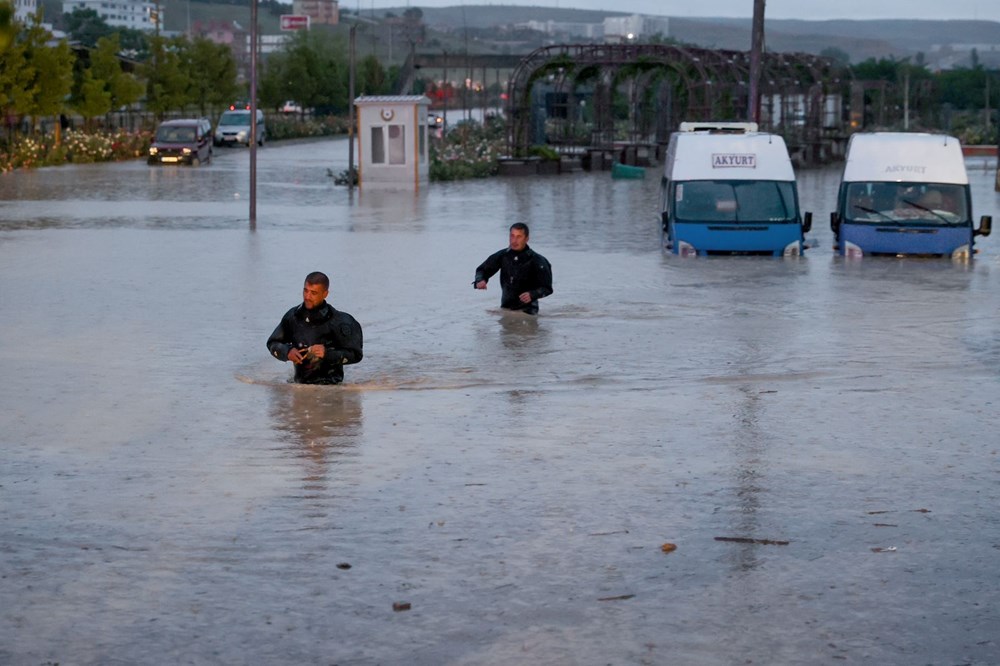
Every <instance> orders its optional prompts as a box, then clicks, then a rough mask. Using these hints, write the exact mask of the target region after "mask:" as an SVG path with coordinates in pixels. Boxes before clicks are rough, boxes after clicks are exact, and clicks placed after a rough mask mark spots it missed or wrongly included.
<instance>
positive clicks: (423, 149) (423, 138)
mask: <svg viewBox="0 0 1000 666" xmlns="http://www.w3.org/2000/svg"><path fill="white" fill-rule="evenodd" d="M419 131H420V134H419V136H420V147H419V148H418V149H417V150H418V152H419V153H420V157H419V161H420V163H421V164H423V163H424V162H426V161H427V124H426V123H425V124H424V126H423V127H421V128H420V130H419Z"/></svg>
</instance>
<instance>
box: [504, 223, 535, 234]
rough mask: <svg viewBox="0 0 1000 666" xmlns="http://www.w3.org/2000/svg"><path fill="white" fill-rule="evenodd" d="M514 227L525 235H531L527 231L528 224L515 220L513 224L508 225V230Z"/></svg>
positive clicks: (512, 229)
mask: <svg viewBox="0 0 1000 666" xmlns="http://www.w3.org/2000/svg"><path fill="white" fill-rule="evenodd" d="M514 229H518V230H520V231H523V232H524V235H525V236H530V235H531V232H530V231H528V225H527V224H525V223H524V222H515V223H514V224H512V225H510V229H509V231H514Z"/></svg>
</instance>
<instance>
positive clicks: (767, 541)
mask: <svg viewBox="0 0 1000 666" xmlns="http://www.w3.org/2000/svg"><path fill="white" fill-rule="evenodd" d="M715 540H716V541H731V542H733V543H756V544H760V545H761V546H787V545H788V544H789V543H791V542H790V541H779V540H777V539H750V538H749V537H715Z"/></svg>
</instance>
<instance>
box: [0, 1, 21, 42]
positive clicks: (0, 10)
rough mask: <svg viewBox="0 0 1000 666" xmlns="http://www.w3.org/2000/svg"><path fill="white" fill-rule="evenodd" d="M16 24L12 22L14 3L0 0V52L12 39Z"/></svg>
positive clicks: (15, 31)
mask: <svg viewBox="0 0 1000 666" xmlns="http://www.w3.org/2000/svg"><path fill="white" fill-rule="evenodd" d="M16 34H17V25H16V24H15V22H14V5H13V3H11V2H8V1H7V0H0V53H3V52H4V51H6V50H7V47H9V46H10V45H11V43H12V42H13V41H14V35H16Z"/></svg>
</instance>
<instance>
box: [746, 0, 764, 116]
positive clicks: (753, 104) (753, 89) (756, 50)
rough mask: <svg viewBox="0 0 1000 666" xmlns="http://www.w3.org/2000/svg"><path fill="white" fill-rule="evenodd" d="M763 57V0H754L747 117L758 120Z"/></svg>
mask: <svg viewBox="0 0 1000 666" xmlns="http://www.w3.org/2000/svg"><path fill="white" fill-rule="evenodd" d="M763 57H764V0H754V3H753V28H752V29H751V35H750V94H749V98H750V99H749V100H748V101H747V104H748V106H749V108H748V109H747V117H748V118H749V119H750V122H754V123H759V122H760V76H761V69H762V61H763Z"/></svg>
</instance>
